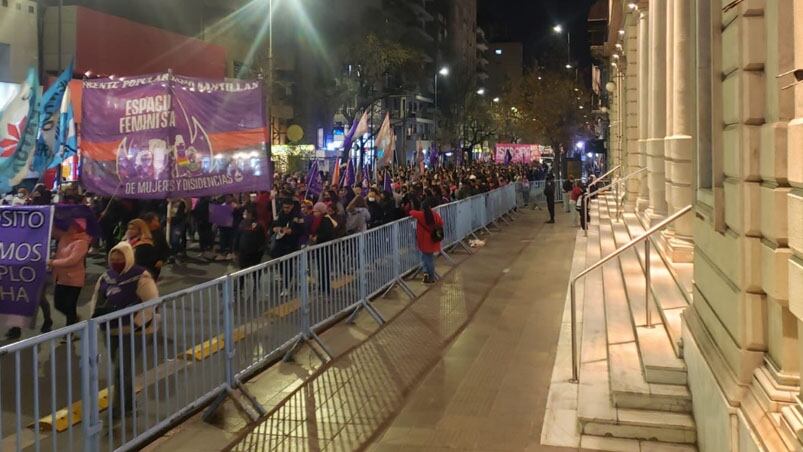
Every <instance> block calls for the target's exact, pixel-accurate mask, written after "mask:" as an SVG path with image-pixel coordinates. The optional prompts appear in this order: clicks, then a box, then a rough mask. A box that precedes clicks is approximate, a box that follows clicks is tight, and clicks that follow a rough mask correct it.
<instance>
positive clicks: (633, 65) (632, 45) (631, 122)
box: [623, 11, 641, 211]
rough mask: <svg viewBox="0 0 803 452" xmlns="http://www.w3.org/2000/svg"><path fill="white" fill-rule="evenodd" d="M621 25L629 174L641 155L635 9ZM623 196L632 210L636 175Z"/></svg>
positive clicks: (625, 150) (626, 154)
mask: <svg viewBox="0 0 803 452" xmlns="http://www.w3.org/2000/svg"><path fill="white" fill-rule="evenodd" d="M625 24H626V26H625V29H626V30H627V35H626V37H625V43H624V51H625V55H627V61H626V63H627V64H626V71H625V76H624V82H625V86H624V103H625V105H626V107H627V108H626V109H625V112H624V115H623V116H624V118H625V130H624V138H625V145H624V146H625V147H624V152H625V163H626V164H627V166H626V168H627V171H626V173H623V174H630V173H632V172H634V171H637V170H639V169H641V156H640V150H639V141H638V140H639V138H640V137H641V135H639V127H638V125H639V117H638V109H639V106H638V97H639V91H638V88H639V86H638V83H639V80H638V76H639V59H640V58H641V55H640V54H639V48H638V47H639V15H638V11H632V12H629V13H628V14H627V15H626V16H625ZM625 190H626V191H627V196H626V198H625V207H626V209H627V210H631V211H632V210H633V207H635V205H636V198H637V197H638V194H639V179H638V177H632V178H630V179H629V180H628V181H627V183H626V188H625Z"/></svg>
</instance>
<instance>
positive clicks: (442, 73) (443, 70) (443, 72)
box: [405, 66, 449, 152]
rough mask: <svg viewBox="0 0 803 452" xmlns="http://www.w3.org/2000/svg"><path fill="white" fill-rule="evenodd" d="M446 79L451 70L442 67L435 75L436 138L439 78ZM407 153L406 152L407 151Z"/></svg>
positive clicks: (436, 134)
mask: <svg viewBox="0 0 803 452" xmlns="http://www.w3.org/2000/svg"><path fill="white" fill-rule="evenodd" d="M439 75H440V76H441V77H446V76H448V75H449V68H448V67H446V66H443V67H441V68H440V69H439V70H438V72H436V73H435V99H434V101H435V123H434V124H435V127H434V129H435V136H436V137H437V136H438V117H437V114H438V76H439ZM405 152H406V151H405Z"/></svg>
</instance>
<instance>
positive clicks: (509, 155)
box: [505, 149, 513, 165]
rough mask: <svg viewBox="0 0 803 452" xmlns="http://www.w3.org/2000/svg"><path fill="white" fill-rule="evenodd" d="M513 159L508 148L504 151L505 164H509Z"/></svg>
mask: <svg viewBox="0 0 803 452" xmlns="http://www.w3.org/2000/svg"><path fill="white" fill-rule="evenodd" d="M512 160H513V155H512V154H511V153H510V149H508V150H507V151H505V165H510V162H511V161H512Z"/></svg>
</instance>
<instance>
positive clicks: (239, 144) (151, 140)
mask: <svg viewBox="0 0 803 452" xmlns="http://www.w3.org/2000/svg"><path fill="white" fill-rule="evenodd" d="M82 99H83V100H82V112H83V113H82V115H83V116H82V124H81V151H82V156H83V167H82V173H81V181H82V183H83V184H84V186H85V187H86V188H87V190H89V191H91V192H95V193H98V194H104V195H110V196H117V197H121V198H145V199H161V198H172V197H201V196H216V195H221V194H228V193H241V192H251V191H262V190H270V185H271V179H272V178H271V175H270V173H269V171H268V160H269V156H268V154H267V149H266V144H265V143H266V136H267V133H266V128H265V114H264V97H263V95H262V84H261V83H260V82H258V81H245V80H225V81H224V80H206V79H197V78H189V77H182V76H176V75H171V74H155V75H147V76H140V77H133V78H125V79H122V78H118V79H97V80H88V81H85V82H84V89H83V96H82Z"/></svg>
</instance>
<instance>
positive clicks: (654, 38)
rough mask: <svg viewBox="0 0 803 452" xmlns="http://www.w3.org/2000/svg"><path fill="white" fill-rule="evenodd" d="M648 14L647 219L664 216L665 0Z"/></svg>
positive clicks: (654, 2)
mask: <svg viewBox="0 0 803 452" xmlns="http://www.w3.org/2000/svg"><path fill="white" fill-rule="evenodd" d="M651 4H652V11H653V13H652V14H650V15H649V28H650V58H649V69H648V78H649V90H648V92H649V95H648V98H647V99H648V105H649V107H648V108H649V123H648V127H647V128H648V131H649V135H648V138H647V168H648V169H647V185H648V187H649V201H648V207H647V220H648V221H650V222H652V221H653V220H656V219H659V220H660V219H661V218H663V217H665V216H666V186H665V184H666V180H665V177H664V174H665V172H664V137H665V136H666V58H665V57H664V55H665V53H666V0H654V1H653V2H652V3H651Z"/></svg>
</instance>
